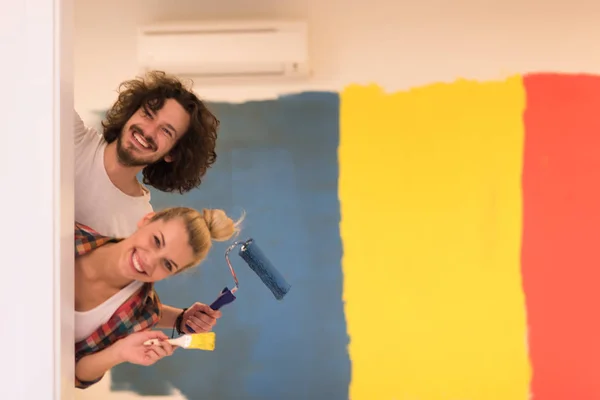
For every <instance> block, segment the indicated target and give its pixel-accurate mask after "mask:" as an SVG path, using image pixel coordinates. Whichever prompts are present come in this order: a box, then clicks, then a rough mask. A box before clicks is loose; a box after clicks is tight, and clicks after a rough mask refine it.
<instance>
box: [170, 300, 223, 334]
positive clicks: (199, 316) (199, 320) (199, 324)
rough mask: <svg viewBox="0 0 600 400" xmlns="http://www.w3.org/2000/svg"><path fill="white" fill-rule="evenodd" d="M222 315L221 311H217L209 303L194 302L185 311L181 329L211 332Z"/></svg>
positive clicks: (191, 331) (192, 331)
mask: <svg viewBox="0 0 600 400" xmlns="http://www.w3.org/2000/svg"><path fill="white" fill-rule="evenodd" d="M221 316H222V314H221V311H215V310H213V309H212V308H210V307H209V306H208V305H207V304H203V303H194V304H192V305H191V306H190V308H188V309H187V310H186V311H185V312H184V313H183V318H182V319H181V326H180V327H179V329H181V331H182V332H184V333H202V332H210V331H212V329H213V327H214V326H215V324H216V323H217V319H219V318H221Z"/></svg>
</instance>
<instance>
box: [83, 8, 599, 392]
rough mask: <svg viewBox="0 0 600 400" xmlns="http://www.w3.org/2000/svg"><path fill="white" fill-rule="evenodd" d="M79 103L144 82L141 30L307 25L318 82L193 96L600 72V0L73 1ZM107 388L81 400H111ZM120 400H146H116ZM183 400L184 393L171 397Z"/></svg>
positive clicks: (97, 103)
mask: <svg viewBox="0 0 600 400" xmlns="http://www.w3.org/2000/svg"><path fill="white" fill-rule="evenodd" d="M75 1H76V8H75V26H76V28H75V29H76V35H75V102H76V106H77V108H78V111H80V113H81V114H82V116H83V117H84V119H86V118H87V119H91V118H93V117H92V111H94V110H102V109H105V108H107V107H109V106H110V105H111V103H112V102H113V101H114V100H115V95H116V93H115V90H116V88H117V85H118V84H119V82H121V81H122V80H125V79H129V78H132V77H133V76H134V75H136V73H137V70H136V64H135V59H136V48H135V34H136V29H137V26H138V24H141V23H149V22H155V21H159V20H174V19H209V18H226V19H230V18H270V17H273V18H277V17H279V18H307V19H308V21H309V23H310V29H311V33H310V56H311V59H312V63H313V68H314V78H313V79H312V81H311V82H310V83H309V84H306V85H303V86H295V87H294V86H288V87H262V88H261V87H258V88H256V87H255V88H248V87H242V88H236V87H233V88H232V87H229V88H227V87H221V88H214V87H210V88H209V87H206V88H202V87H196V89H197V91H198V93H199V95H200V96H201V97H203V98H208V99H216V100H228V101H241V100H246V99H250V98H264V97H268V96H272V95H274V94H276V93H277V92H281V91H289V90H292V91H301V90H305V89H326V90H340V89H342V88H343V87H344V86H345V85H347V84H349V83H364V84H367V83H372V82H374V83H378V84H380V85H382V86H384V87H385V88H386V89H388V90H390V91H392V90H399V89H406V88H409V87H412V86H416V85H422V84H427V83H430V82H434V81H452V80H454V79H456V78H458V77H468V78H476V79H494V78H501V77H504V76H506V75H508V74H513V73H519V72H521V73H522V72H535V71H561V72H596V73H600V51H599V50H600V40H598V38H600V24H599V23H598V20H599V18H600V2H598V1H597V0H572V1H570V2H569V1H566V0H556V1H551V2H546V1H541V0H540V1H532V0H491V1H484V0H461V1H458V0H456V1H448V0H420V1H412V2H403V1H397V0H379V1H376V0H371V1H358V0H326V1H325V0H287V1H282V0H228V1H219V2H215V1H208V0H200V1H198V0H168V1H166V0H165V1H159V0H127V1H120V0H104V1H95V0H75ZM108 390H109V382H108V379H106V380H104V381H103V382H102V383H101V384H100V385H98V387H96V388H94V389H91V390H90V391H89V392H87V393H85V394H82V393H78V398H81V399H84V398H85V399H104V398H105V397H104V396H103V395H104V394H105V393H106V392H108ZM110 398H111V399H116V400H126V399H127V400H128V399H135V398H138V397H137V396H135V395H133V394H125V393H120V394H113V395H112V396H111V397H110ZM172 398H173V399H175V398H182V397H181V396H180V395H177V394H176V395H174V397H172Z"/></svg>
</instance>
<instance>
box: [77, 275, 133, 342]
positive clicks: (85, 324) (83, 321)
mask: <svg viewBox="0 0 600 400" xmlns="http://www.w3.org/2000/svg"><path fill="white" fill-rule="evenodd" d="M142 286H144V282H140V281H133V282H131V283H130V284H129V285H127V286H125V287H124V288H123V289H121V290H119V291H118V292H117V293H115V294H114V295H113V296H112V297H111V298H110V299H108V300H106V301H105V302H104V303H102V304H100V305H99V306H97V307H95V308H93V309H91V310H89V311H75V343H77V342H79V341H81V340H84V339H87V338H88V337H89V336H90V335H91V334H92V333H94V332H96V330H97V329H98V328H100V326H102V325H103V324H105V323H106V322H108V320H109V319H110V318H111V317H112V316H113V314H114V313H115V311H117V309H118V308H119V307H121V304H123V303H125V301H127V299H128V298H130V297H131V296H133V295H134V294H135V293H136V292H137V291H138V290H140V289H141V287H142Z"/></svg>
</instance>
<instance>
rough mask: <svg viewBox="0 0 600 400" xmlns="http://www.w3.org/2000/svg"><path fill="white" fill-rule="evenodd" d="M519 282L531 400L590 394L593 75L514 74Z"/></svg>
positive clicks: (598, 271) (595, 147)
mask: <svg viewBox="0 0 600 400" xmlns="http://www.w3.org/2000/svg"><path fill="white" fill-rule="evenodd" d="M524 84H525V88H526V93H527V108H526V111H525V115H524V122H525V154H524V157H525V159H524V170H523V202H524V203H523V248H522V268H523V284H524V290H525V295H526V306H527V315H528V332H529V333H528V335H529V349H530V358H531V363H532V368H533V380H532V383H531V391H532V394H533V398H534V399H535V400H565V399H569V400H591V399H600V379H599V378H600V78H599V77H592V76H585V75H557V74H539V75H530V76H525V77H524Z"/></svg>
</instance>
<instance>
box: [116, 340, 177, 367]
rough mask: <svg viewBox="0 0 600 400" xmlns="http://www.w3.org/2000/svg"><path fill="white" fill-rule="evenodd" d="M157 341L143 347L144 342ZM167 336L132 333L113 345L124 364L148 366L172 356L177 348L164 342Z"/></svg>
mask: <svg viewBox="0 0 600 400" xmlns="http://www.w3.org/2000/svg"><path fill="white" fill-rule="evenodd" d="M151 339H158V340H160V342H159V343H158V344H152V345H145V344H144V342H146V341H148V340H151ZM167 339H168V337H167V335H165V334H164V333H162V332H161V331H144V332H137V333H133V334H131V335H129V336H127V337H125V338H123V339H121V340H119V341H118V342H116V343H115V346H116V347H117V349H116V350H117V352H118V353H119V357H120V358H121V359H122V360H123V361H126V362H129V363H132V364H138V365H143V366H149V365H152V364H154V363H155V362H157V361H158V360H160V359H161V358H163V357H167V356H170V355H171V354H173V352H174V351H175V349H176V348H177V346H173V345H171V344H170V343H169V342H167V341H166V340H167Z"/></svg>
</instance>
